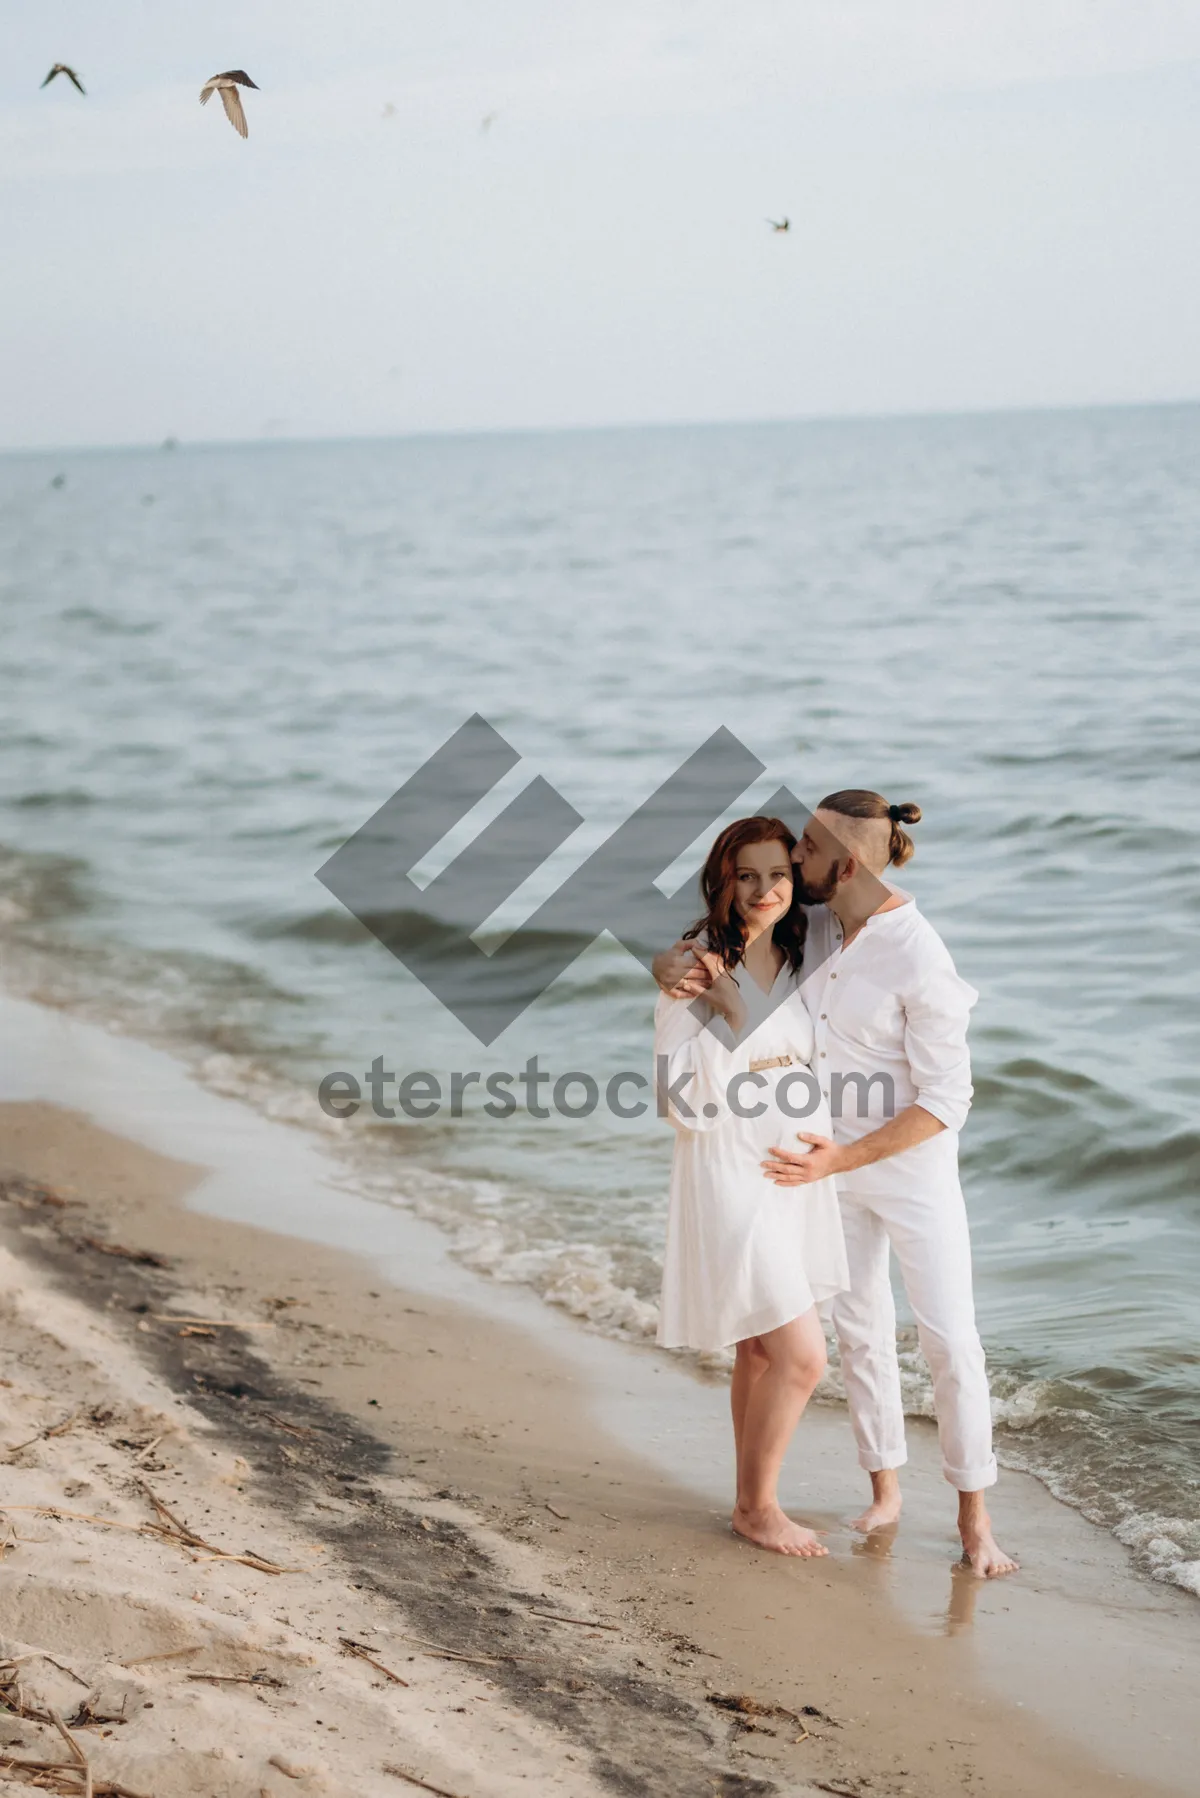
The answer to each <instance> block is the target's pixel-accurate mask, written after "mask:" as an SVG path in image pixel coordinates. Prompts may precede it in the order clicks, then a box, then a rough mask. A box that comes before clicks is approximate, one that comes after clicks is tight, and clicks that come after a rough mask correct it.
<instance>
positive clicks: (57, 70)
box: [42, 62, 87, 94]
mask: <svg viewBox="0 0 1200 1798" xmlns="http://www.w3.org/2000/svg"><path fill="white" fill-rule="evenodd" d="M56 75H65V76H66V77H67V78H68V80H70V81H73V82H74V83H75V86H76V87H77V88H78V89H79V91H80V93H81V94H85V93H86V92H87V89H86V88H85V87H84V85H83V82H82V81H81V80H80V79H79V77H78V75H77V74H76V73H75V71H74V69H72V68H70V67H68V65H67V64H66V63H65V62H56V63H55V65H54V67H53V68H52V69H51V71H50V73H49V74H48V75H47V77H46V79H45V80H44V81H43V82H42V86H43V87H49V85H50V83H51V82H52V81H53V80H54V77H55V76H56Z"/></svg>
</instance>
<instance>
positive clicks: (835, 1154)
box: [762, 1130, 849, 1186]
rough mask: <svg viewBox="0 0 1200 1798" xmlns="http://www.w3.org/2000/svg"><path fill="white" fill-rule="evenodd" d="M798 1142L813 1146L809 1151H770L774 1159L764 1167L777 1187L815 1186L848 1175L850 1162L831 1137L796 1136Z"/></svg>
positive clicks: (776, 1149)
mask: <svg viewBox="0 0 1200 1798" xmlns="http://www.w3.org/2000/svg"><path fill="white" fill-rule="evenodd" d="M796 1141H797V1142H806V1143H809V1144H811V1147H810V1148H808V1149H804V1150H800V1151H799V1152H798V1151H797V1150H795V1149H781V1148H778V1147H777V1148H773V1149H770V1150H768V1154H769V1156H770V1159H769V1160H767V1161H764V1162H763V1163H762V1169H763V1172H764V1173H765V1174H766V1176H767V1179H768V1180H773V1181H774V1182H775V1185H776V1186H811V1185H812V1183H813V1181H814V1180H828V1179H830V1178H831V1177H832V1175H834V1174H841V1173H845V1171H846V1168H847V1166H848V1165H849V1164H848V1161H847V1159H846V1157H845V1155H844V1153H843V1151H842V1150H841V1149H839V1148H838V1145H837V1144H836V1143H835V1142H833V1141H832V1140H831V1138H829V1137H828V1136H806V1135H805V1133H804V1132H803V1131H802V1130H798V1131H797V1132H796Z"/></svg>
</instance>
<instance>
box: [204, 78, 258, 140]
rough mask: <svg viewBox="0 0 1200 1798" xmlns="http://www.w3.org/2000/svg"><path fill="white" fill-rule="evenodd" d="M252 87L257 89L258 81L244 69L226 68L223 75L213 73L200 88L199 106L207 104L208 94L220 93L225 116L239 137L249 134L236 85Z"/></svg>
mask: <svg viewBox="0 0 1200 1798" xmlns="http://www.w3.org/2000/svg"><path fill="white" fill-rule="evenodd" d="M239 85H240V86H242V87H252V88H253V89H254V90H255V92H256V93H257V91H258V82H257V81H251V79H250V77H249V75H247V73H246V71H245V69H226V71H225V73H224V74H223V75H213V76H212V77H211V79H210V80H208V81H206V82H205V83H204V86H203V87H202V88H201V89H200V104H201V106H207V105H208V97H209V95H210V94H220V96H221V104H222V106H223V107H224V108H225V117H226V118H227V119H228V120H229V123H230V124H231V125H232V126H233V128H234V130H235V131H236V132H237V133H238V134H239V136H241V137H248V136H249V128H248V126H247V124H246V115H245V113H244V112H243V111H242V96H241V95H240V94H239V93H238V87H239Z"/></svg>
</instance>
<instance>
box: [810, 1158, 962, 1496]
mask: <svg viewBox="0 0 1200 1798" xmlns="http://www.w3.org/2000/svg"><path fill="white" fill-rule="evenodd" d="M838 1197H839V1199H840V1201H841V1208H842V1227H843V1230H844V1231H845V1236H846V1256H847V1260H848V1263H849V1269H850V1290H849V1291H848V1292H843V1293H839V1295H838V1297H837V1298H835V1299H834V1301H833V1325H834V1329H835V1330H836V1332H837V1338H838V1343H839V1346H840V1349H841V1357H842V1377H843V1379H844V1381H845V1384H846V1396H847V1399H848V1400H849V1404H850V1418H851V1422H852V1423H853V1426H854V1435H855V1439H856V1441H857V1443H858V1458H859V1461H860V1463H861V1465H862V1466H863V1467H865V1468H866V1469H867V1470H868V1472H871V1473H877V1472H879V1471H881V1470H882V1469H883V1468H885V1467H900V1466H901V1465H903V1463H904V1462H905V1461H906V1460H907V1459H908V1451H907V1449H906V1447H905V1442H904V1407H903V1405H902V1403H901V1398H900V1363H899V1359H898V1356H897V1352H896V1305H895V1300H894V1299H893V1296H892V1286H891V1280H890V1278H889V1272H888V1254H889V1249H891V1250H894V1251H895V1255H896V1260H897V1262H898V1264H899V1267H900V1274H901V1277H902V1279H903V1281H904V1290H905V1293H906V1294H907V1296H908V1302H909V1305H910V1307H911V1309H912V1313H913V1316H914V1317H915V1319H916V1324H917V1336H918V1340H919V1341H920V1344H921V1351H922V1353H923V1354H924V1356H925V1359H926V1361H927V1362H928V1363H929V1371H930V1373H931V1375H932V1376H933V1400H934V1407H935V1409H936V1411H937V1420H938V1433H939V1436H940V1438H941V1447H942V1467H943V1471H944V1472H945V1475H946V1478H947V1479H948V1480H949V1482H950V1484H951V1485H952V1486H956V1487H957V1488H958V1490H959V1491H960V1492H977V1491H978V1490H979V1489H980V1488H981V1487H983V1486H990V1485H992V1484H993V1483H994V1482H995V1479H996V1458H995V1456H994V1455H993V1453H992V1413H991V1402H990V1399H989V1396H988V1384H987V1371H986V1368H985V1366H984V1358H983V1344H982V1343H981V1342H980V1340H979V1331H978V1330H977V1329H976V1327H975V1299H974V1293H973V1291H972V1285H971V1242H970V1233H969V1231H968V1228H967V1209H966V1205H965V1203H964V1202H963V1196H962V1190H961V1188H960V1187H959V1186H958V1184H957V1182H955V1183H954V1185H953V1187H949V1186H947V1185H943V1184H941V1183H940V1182H939V1183H938V1184H937V1189H936V1190H935V1191H932V1192H928V1193H922V1194H916V1195H913V1194H903V1195H893V1194H886V1195H879V1196H877V1195H875V1194H871V1195H870V1196H868V1195H866V1194H859V1193H855V1192H854V1191H853V1189H851V1190H849V1191H842V1190H840V1183H839V1193H838Z"/></svg>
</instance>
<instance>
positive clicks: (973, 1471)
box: [942, 1455, 999, 1492]
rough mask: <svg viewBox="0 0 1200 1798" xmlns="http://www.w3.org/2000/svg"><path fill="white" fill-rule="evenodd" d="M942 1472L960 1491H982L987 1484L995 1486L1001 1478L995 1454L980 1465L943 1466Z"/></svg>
mask: <svg viewBox="0 0 1200 1798" xmlns="http://www.w3.org/2000/svg"><path fill="white" fill-rule="evenodd" d="M942 1472H943V1473H944V1474H945V1476H946V1478H947V1479H948V1480H949V1482H950V1484H951V1485H952V1486H953V1487H954V1488H955V1489H956V1490H957V1491H959V1492H981V1491H982V1490H983V1488H984V1487H985V1486H994V1485H995V1484H996V1481H997V1479H998V1478H999V1472H998V1469H997V1467H996V1457H995V1455H992V1456H991V1458H990V1459H989V1460H987V1461H984V1462H982V1463H981V1464H980V1465H979V1466H978V1467H943V1468H942Z"/></svg>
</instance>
